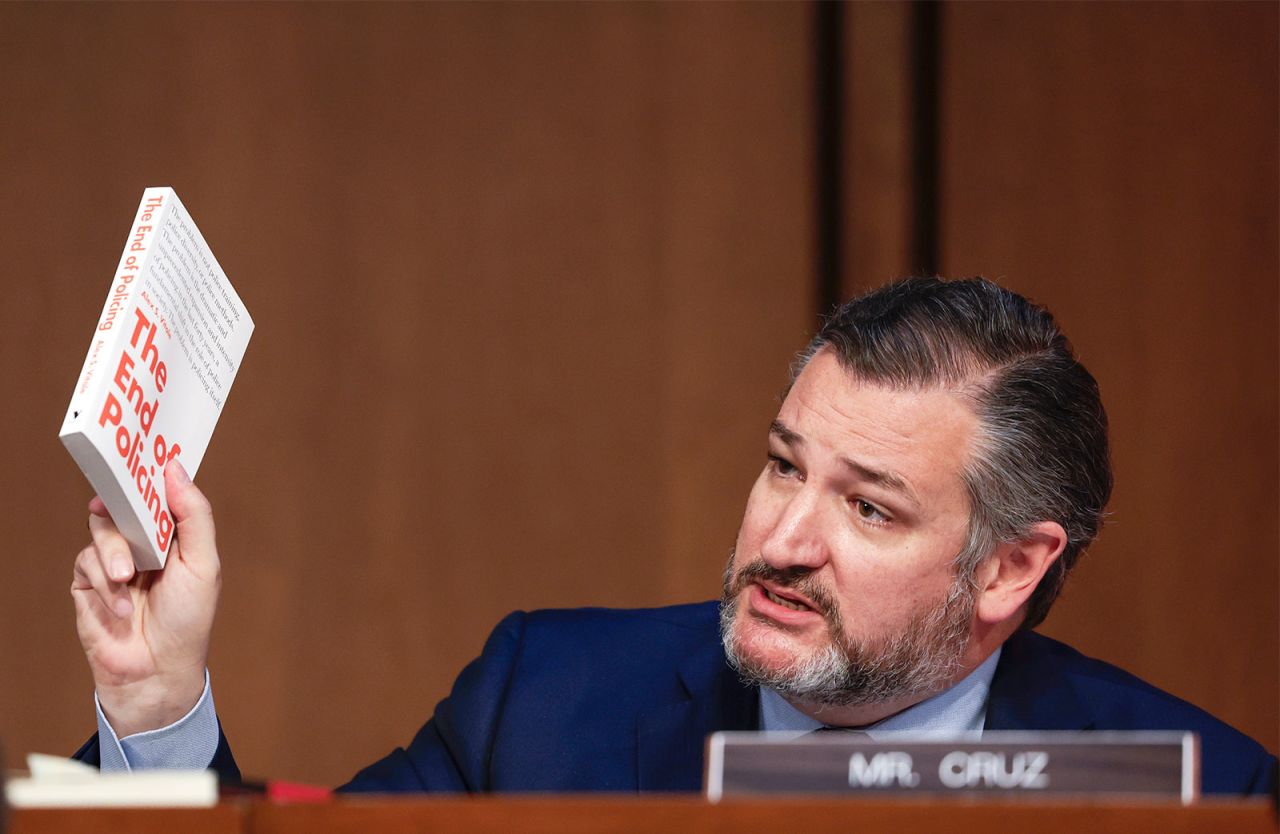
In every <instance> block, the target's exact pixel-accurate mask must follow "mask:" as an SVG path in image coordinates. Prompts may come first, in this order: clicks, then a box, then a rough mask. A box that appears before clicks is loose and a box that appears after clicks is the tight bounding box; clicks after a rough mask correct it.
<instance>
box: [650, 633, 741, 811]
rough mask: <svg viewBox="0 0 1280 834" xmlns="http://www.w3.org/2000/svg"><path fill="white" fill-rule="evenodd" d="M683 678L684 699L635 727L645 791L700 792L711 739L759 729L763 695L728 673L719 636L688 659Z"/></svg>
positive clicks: (655, 710)
mask: <svg viewBox="0 0 1280 834" xmlns="http://www.w3.org/2000/svg"><path fill="white" fill-rule="evenodd" d="M679 674H680V682H681V684H682V685H683V687H684V692H683V693H682V694H681V696H680V697H678V698H676V699H675V700H673V701H671V702H670V703H666V704H658V705H655V706H653V707H651V708H649V709H646V710H644V711H642V712H641V713H640V716H639V718H638V719H637V722H636V755H637V758H638V761H637V776H638V787H639V789H640V790H641V791H696V790H699V789H700V788H701V787H702V762H703V755H704V748H705V741H706V737H707V735H708V734H709V733H713V732H716V731H717V730H755V729H758V727H759V724H760V717H759V713H760V709H759V704H760V693H759V690H757V689H755V688H754V687H747V686H744V685H743V684H742V682H741V681H739V680H738V676H737V674H736V673H735V672H734V671H733V670H732V669H730V668H729V665H728V663H726V662H725V659H724V651H723V650H722V649H721V647H720V638H719V635H718V634H717V635H715V639H714V640H711V641H708V642H707V643H706V644H704V645H703V646H702V647H700V648H699V649H698V650H697V651H695V652H693V653H692V654H690V655H689V657H688V658H686V659H685V661H684V662H683V663H682V664H681V666H680V670H679Z"/></svg>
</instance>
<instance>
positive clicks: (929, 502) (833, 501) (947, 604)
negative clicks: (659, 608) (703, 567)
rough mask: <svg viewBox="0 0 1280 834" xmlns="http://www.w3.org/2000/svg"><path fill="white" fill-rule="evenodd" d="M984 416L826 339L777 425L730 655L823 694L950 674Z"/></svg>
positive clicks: (886, 693)
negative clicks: (974, 452)
mask: <svg viewBox="0 0 1280 834" xmlns="http://www.w3.org/2000/svg"><path fill="white" fill-rule="evenodd" d="M976 428H977V418H976V417H975V415H974V414H973V412H972V410H971V409H970V407H969V406H968V404H967V402H966V401H965V399H964V398H963V397H961V396H960V395H958V394H956V393H953V392H949V391H943V390H938V389H931V390H925V391H898V390H891V389H889V388H884V387H881V386H878V385H873V384H864V383H861V382H859V381H857V380H856V379H854V378H853V377H852V376H850V374H849V373H848V372H846V371H845V370H844V369H843V368H842V367H840V365H839V363H838V362H837V360H836V359H835V357H834V356H833V355H832V354H831V353H830V352H829V351H821V352H819V353H818V355H817V356H815V357H814V358H813V359H812V360H811V361H810V362H809V364H808V365H807V366H806V367H805V369H804V371H803V372H802V373H801V374H800V377H799V378H798V379H797V380H796V383H795V385H794V386H792V388H791V391H790V393H789V394H788V395H787V398H786V401H785V402H783V404H782V408H781V410H780V411H779V412H778V418H777V420H776V421H775V423H774V425H773V427H772V430H771V432H770V436H769V460H768V463H767V464H766V466H765V468H764V471H763V472H761V473H760V477H759V478H758V479H757V480H756V483H755V486H754V487H753V488H752V490H751V496H750V498H749V499H748V501H747V509H746V513H745V515H744V517H743V521H742V528H741V529H740V530H739V532H738V540H737V543H736V545H735V547H734V555H733V557H732V558H731V559H730V563H729V567H728V569H727V570H726V573H725V588H724V602H723V607H722V612H721V614H722V628H723V630H724V636H725V645H726V649H727V650H728V653H729V655H730V657H731V659H732V660H733V661H734V662H735V663H736V665H737V666H738V667H739V669H740V670H741V671H743V672H744V673H745V674H746V675H747V676H748V677H750V678H752V679H754V680H756V681H757V682H759V683H761V684H763V685H767V686H772V687H774V688H776V689H778V690H779V691H781V692H783V694H787V695H791V696H795V697H797V698H800V699H801V700H807V701H810V702H813V703H816V704H825V705H833V706H848V705H856V704H875V703H891V702H895V701H900V700H903V699H912V698H915V699H918V696H923V695H925V694H928V693H929V692H931V691H935V690H937V689H940V688H942V687H943V686H945V685H947V684H948V683H950V682H951V680H952V678H953V677H954V676H955V674H956V673H957V671H958V670H959V668H960V659H961V656H962V655H963V653H964V650H965V648H966V645H967V643H968V639H969V635H970V630H971V626H972V620H973V606H974V594H973V592H972V591H971V590H970V588H969V587H968V585H967V584H966V581H965V578H963V577H960V578H958V577H956V576H955V572H954V569H953V563H954V559H955V557H956V555H957V554H958V553H959V552H960V551H961V550H962V549H963V547H964V545H965V542H966V534H967V531H968V520H969V501H968V495H967V492H966V490H965V486H964V483H963V481H962V479H961V472H962V470H963V468H964V465H965V463H966V462H967V461H968V460H969V456H970V454H971V445H972V441H973V438H974V435H975V430H976Z"/></svg>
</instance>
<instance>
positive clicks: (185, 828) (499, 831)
mask: <svg viewBox="0 0 1280 834" xmlns="http://www.w3.org/2000/svg"><path fill="white" fill-rule="evenodd" d="M944 830H945V831H946V832H948V834H965V832H973V834H990V832H993V831H1005V830H1020V831H1034V832H1036V834H1080V832H1087V834H1113V832H1114V834H1136V833H1137V832H1152V833H1153V834H1157V833H1158V834H1192V833H1193V832H1206V833H1207V832H1213V834H1219V832H1230V834H1254V832H1256V834H1276V832H1277V826H1276V816H1275V812H1274V810H1273V808H1272V806H1271V804H1270V803H1268V802H1265V801H1260V802H1218V801H1213V802H1204V803H1202V804H1200V805H1197V806H1193V807H1189V808H1183V807H1180V806H1177V805H1170V804H1155V803H1152V804H1124V805H1121V804H1112V803H1108V804H1105V805H1103V804H1089V803H1083V802H1081V803H1067V802H1054V803H1052V804H1049V803H1040V802H1030V801H1028V802H1018V803H996V802H986V801H983V802H973V801H970V802H965V801H946V802H912V801H866V800H851V801H843V802H833V801H831V800H813V801H807V800H802V799H786V800H759V801H741V800H738V801H733V802H724V803H721V804H719V805H710V804H707V803H706V802H703V801H702V800H699V799H694V798H689V799H653V798H650V799H638V798H634V797H618V798H595V797H592V798H575V797H568V798H566V797H548V798H545V799H544V798H510V797H502V798H499V797H478V798H458V799H421V798H407V799H399V798H365V799H337V800H334V801H333V802H329V803H323V804H315V805H272V804H269V803H266V802H259V801H255V802H229V803H224V804H222V805H220V806H218V807H217V808H210V809H205V810H190V809H156V810H145V809H129V810H84V809H74V810H40V811H16V812H14V813H13V819H12V820H11V828H10V834H80V832H84V834H111V832H130V834H135V833H136V834H152V832H155V834H173V833H174V832H181V834H316V832H334V834H345V832H350V833H351V834H369V832H376V834H400V832H404V833H405V834H408V833H409V832H433V831H440V832H456V831H464V832H469V833H470V832H475V834H486V833H487V832H492V834H520V833H521V832H534V833H537V832H547V834H552V832H554V834H575V833H576V832H581V833H582V834H587V832H591V834H596V832H605V833H606V834H608V832H617V834H633V833H634V834H638V832H668V831H672V832H680V834H685V832H725V834H729V832H732V834H751V832H762V834H764V832H767V834H777V832H779V831H799V832H803V834H828V832H829V833H830V834H837V832H838V834H848V832H850V831H857V832H859V834H870V832H879V831H883V832H893V834H917V833H918V834H934V832H938V831H944Z"/></svg>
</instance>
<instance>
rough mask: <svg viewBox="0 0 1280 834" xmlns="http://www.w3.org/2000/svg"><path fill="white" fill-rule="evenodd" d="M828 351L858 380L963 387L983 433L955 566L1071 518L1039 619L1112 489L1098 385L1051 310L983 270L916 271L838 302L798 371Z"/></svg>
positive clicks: (1034, 608)
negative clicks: (956, 274) (980, 273)
mask: <svg viewBox="0 0 1280 834" xmlns="http://www.w3.org/2000/svg"><path fill="white" fill-rule="evenodd" d="M828 348H829V349H830V350H832V351H833V352H834V353H835V355H836V356H837V358H838V359H839V361H840V363H841V365H843V366H844V368H845V369H846V370H848V371H849V372H850V373H852V374H853V375H854V376H856V377H857V378H859V379H863V380H867V381H870V382H875V383H878V384H882V385H889V386H892V387H896V388H932V387H937V386H947V387H954V388H956V389H957V390H958V391H961V392H963V393H964V394H966V395H968V396H970V397H971V398H972V401H973V406H974V413H975V414H976V415H977V416H978V420H979V430H978V436H977V438H976V439H975V451H974V455H973V459H972V460H971V461H970V462H969V464H968V466H967V467H966V469H965V472H964V473H963V477H964V481H965V486H966V488H967V490H968V493H969V503H970V516H969V534H968V542H967V543H966V545H965V548H964V550H963V551H961V553H960V554H959V555H958V556H957V557H956V571H957V573H958V574H960V575H963V576H966V577H967V578H969V579H972V577H973V575H974V571H976V570H977V567H978V565H979V564H980V563H981V562H982V560H983V559H984V558H986V556H987V555H988V554H989V553H990V552H991V549H992V548H993V547H994V546H995V545H996V544H997V543H999V542H1007V541H1016V540H1018V539H1019V538H1021V537H1022V536H1023V535H1025V534H1026V533H1027V532H1028V531H1029V528H1030V527H1031V526H1032V525H1033V524H1035V523H1037V522H1039V521H1056V522H1057V523H1059V524H1061V525H1062V527H1063V529H1064V530H1065V531H1066V533H1067V545H1066V547H1065V548H1064V549H1063V551H1062V555H1061V556H1060V557H1059V558H1058V560H1057V561H1056V562H1055V563H1054V564H1053V566H1052V567H1050V569H1049V571H1048V572H1047V573H1046V574H1045V576H1044V578H1043V579H1042V580H1041V581H1040V584H1039V585H1038V586H1037V587H1036V589H1035V591H1034V592H1033V593H1032V595H1031V598H1030V599H1029V600H1028V602H1027V614H1026V617H1025V619H1024V620H1023V622H1022V627H1024V628H1033V627H1035V626H1036V625H1039V624H1040V622H1042V621H1043V620H1044V618H1045V616H1046V615H1047V614H1048V613H1049V608H1050V606H1052V605H1053V601H1054V599H1056V598H1057V596H1058V593H1059V592H1060V591H1061V590H1062V585H1063V583H1064V582H1065V581H1066V578H1067V574H1068V572H1070V570H1071V569H1072V567H1074V566H1075V563H1076V562H1077V561H1078V560H1079V558H1080V555H1081V553H1082V552H1083V551H1084V549H1085V547H1087V546H1088V545H1089V543H1090V542H1092V541H1093V539H1094V537H1095V536H1096V535H1097V534H1098V528H1099V526H1100V525H1101V522H1102V515H1103V508H1104V507H1105V506H1106V504H1107V500H1108V498H1110V496H1111V462H1110V458H1109V454H1108V449H1107V414H1106V411H1104V410H1103V408H1102V400H1101V398H1100V397H1099V395H1098V383H1097V382H1096V381H1095V380H1094V378H1093V376H1092V375H1091V374H1090V373H1089V372H1088V371H1087V370H1085V367H1084V366H1083V365H1081V364H1080V363H1079V362H1078V361H1076V358H1075V355H1074V354H1073V352H1072V349H1071V344H1070V343H1069V342H1068V341H1067V338H1066V336H1064V335H1062V332H1061V331H1060V330H1059V329H1058V326H1057V324H1056V323H1055V322H1054V320H1053V316H1052V315H1050V313H1049V311H1048V310H1046V309H1044V308H1043V307H1039V306H1037V305H1035V304H1033V303H1031V302H1030V301H1028V300H1027V299H1025V298H1023V297H1022V296H1020V295H1018V294H1017V293H1014V292H1010V291H1009V290H1006V289H1002V288H1001V287H998V286H996V285H995V284H993V283H991V282H990V281H987V280H986V279H984V278H971V279H966V280H959V281H946V280H942V279H940V278H907V279H904V280H901V281H897V282H895V283H892V284H889V285H887V286H884V287H881V288H879V289H876V290H873V291H871V292H869V293H867V294H866V295H863V296H862V297H860V298H856V299H854V300H852V301H849V302H848V303H846V304H844V305H843V306H841V307H840V308H839V309H837V310H836V311H835V313H834V314H833V315H832V316H831V317H830V318H829V319H827V321H826V322H825V323H824V324H823V326H822V329H821V330H819V331H818V334H817V335H816V336H814V338H813V341H811V342H810V343H809V346H808V347H807V348H806V349H805V351H804V352H803V353H801V354H800V356H799V358H798V359H797V362H796V364H795V367H794V369H793V372H792V379H793V380H794V379H795V377H796V376H798V375H799V373H800V371H801V370H802V369H803V368H804V366H805V364H806V363H808V361H809V360H810V359H811V358H813V356H814V355H815V354H816V353H817V352H818V351H820V350H823V349H828Z"/></svg>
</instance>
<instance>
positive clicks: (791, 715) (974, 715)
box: [760, 648, 1001, 739]
mask: <svg viewBox="0 0 1280 834" xmlns="http://www.w3.org/2000/svg"><path fill="white" fill-rule="evenodd" d="M1000 651H1001V650H1000V649H999V648H997V649H996V650H995V652H994V653H992V655H991V657H988V658H987V659H986V660H984V661H982V663H980V664H979V665H978V668H976V669H974V670H973V671H972V672H970V673H969V674H968V675H966V676H965V677H964V678H963V679H961V680H960V682H959V683H957V684H956V685H955V686H952V687H950V688H949V689H945V690H943V691H942V692H939V693H938V694H937V695H934V696H933V697H932V698H928V699H926V700H924V701H921V702H920V703H918V704H916V705H914V706H911V707H908V708H907V709H904V710H903V711H902V712H899V713H896V714H894V715H891V716H889V717H888V718H886V719H884V720H883V721H878V722H876V723H875V724H872V725H871V726H869V727H863V728H861V729H863V730H864V731H866V733H867V735H869V736H871V738H873V739H876V738H879V737H881V736H882V735H884V734H888V733H900V732H910V733H913V734H915V735H921V736H936V737H944V736H945V737H954V736H957V735H961V734H964V733H981V732H982V726H983V724H984V723H985V722H986V716H987V694H988V693H989V692H990V690H991V678H992V677H993V676H994V675H995V673H996V664H997V663H999V661H1000ZM821 726H823V725H822V722H821V721H818V720H816V719H814V718H811V717H809V716H807V715H805V714H804V713H803V712H801V711H800V710H798V709H796V708H795V707H793V706H791V704H789V703H788V702H787V700H786V699H785V698H783V697H782V696H781V695H779V694H778V693H777V692H775V691H774V690H772V689H764V688H762V689H761V690H760V729H762V730H769V731H774V730H779V731H784V732H785V731H791V732H802V733H804V732H812V731H813V730H816V729H818V728H819V727H821Z"/></svg>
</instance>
